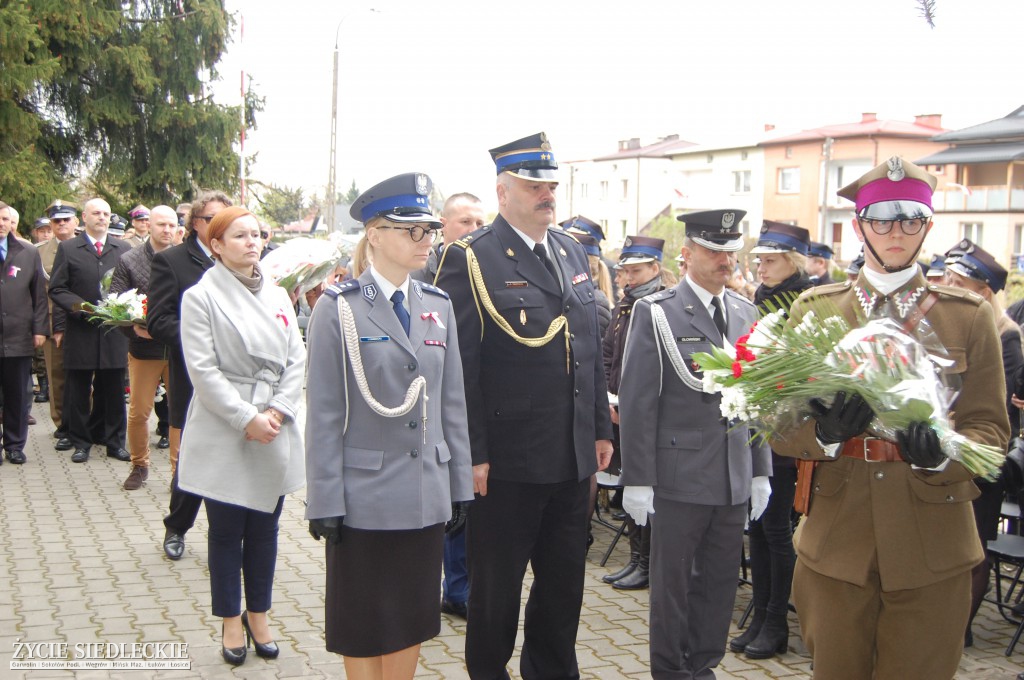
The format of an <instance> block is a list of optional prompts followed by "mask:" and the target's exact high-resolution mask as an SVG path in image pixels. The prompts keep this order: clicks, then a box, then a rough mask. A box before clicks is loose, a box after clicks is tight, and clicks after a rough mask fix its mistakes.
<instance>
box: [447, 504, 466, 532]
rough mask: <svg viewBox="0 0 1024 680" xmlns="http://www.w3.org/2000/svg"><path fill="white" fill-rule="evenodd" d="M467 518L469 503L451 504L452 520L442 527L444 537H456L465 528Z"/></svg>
mask: <svg viewBox="0 0 1024 680" xmlns="http://www.w3.org/2000/svg"><path fill="white" fill-rule="evenodd" d="M467 517H469V501H455V502H454V503H452V518H451V519H450V520H448V522H447V523H445V525H444V534H445V536H452V537H455V536H458V535H459V533H460V532H461V531H462V530H463V529H465V528H466V518H467Z"/></svg>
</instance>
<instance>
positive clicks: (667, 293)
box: [639, 288, 676, 305]
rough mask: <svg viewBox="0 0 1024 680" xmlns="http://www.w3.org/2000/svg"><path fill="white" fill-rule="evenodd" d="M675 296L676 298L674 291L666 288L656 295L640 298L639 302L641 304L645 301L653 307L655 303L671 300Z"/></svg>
mask: <svg viewBox="0 0 1024 680" xmlns="http://www.w3.org/2000/svg"><path fill="white" fill-rule="evenodd" d="M675 296H676V291H675V290H674V289H672V288H666V289H665V290H659V291H658V292H657V293H651V294H650V295H645V296H644V297H642V298H640V300H639V302H643V301H644V300H647V301H649V302H650V303H651V304H652V305H653V304H654V303H655V302H662V301H664V300H671V299H672V298H674V297H675Z"/></svg>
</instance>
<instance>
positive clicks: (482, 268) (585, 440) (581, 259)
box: [437, 215, 612, 483]
mask: <svg viewBox="0 0 1024 680" xmlns="http://www.w3.org/2000/svg"><path fill="white" fill-rule="evenodd" d="M548 244H549V248H548V252H549V256H551V257H554V258H557V260H558V263H559V266H560V268H561V274H562V287H561V289H560V288H559V287H558V286H556V285H554V283H553V282H552V281H551V277H550V275H549V274H548V272H547V270H546V269H545V268H544V265H543V264H542V263H541V262H540V260H539V259H538V258H537V257H536V255H534V254H533V253H532V252H531V251H530V250H529V249H528V248H527V246H526V243H525V242H524V241H523V239H522V238H520V237H519V235H518V234H516V233H515V231H513V230H512V228H511V227H510V226H509V224H508V222H506V221H505V219H504V218H503V217H501V216H500V215H499V216H498V217H497V218H496V219H495V221H494V223H493V224H491V225H489V226H487V227H484V228H483V229H480V230H477V231H475V232H473V233H471V234H467V235H466V236H465V237H463V238H462V239H460V240H459V241H456V242H455V243H453V244H451V245H450V246H448V247H447V248H445V250H444V255H443V257H442V260H441V265H440V267H439V268H438V276H437V285H438V286H439V287H440V288H442V289H444V290H445V291H446V292H447V293H448V294H449V295H450V296H451V299H452V305H453V306H454V308H455V314H456V317H457V319H458V324H459V344H460V348H461V353H462V365H463V373H464V376H465V382H466V406H467V411H468V415H469V437H470V443H471V447H472V452H473V464H474V465H480V464H483V463H490V471H489V476H490V477H492V478H494V479H498V480H504V481H512V482H527V483H555V482H564V481H569V480H579V481H582V480H583V479H586V478H587V477H589V476H590V475H592V474H594V472H596V471H597V458H596V455H595V452H594V442H595V441H596V440H598V439H611V436H612V431H611V420H610V418H609V414H608V394H607V388H606V385H605V377H604V370H603V367H602V362H601V338H600V336H599V335H598V329H597V311H596V307H597V305H596V302H595V295H594V286H593V283H592V282H591V280H590V274H589V272H590V265H589V263H588V261H587V255H586V253H585V252H584V250H583V247H582V246H580V245H579V243H577V242H576V240H575V239H573V238H572V237H571V236H569V235H568V234H566V233H565V232H563V231H561V230H558V229H549V230H548ZM471 254H472V256H475V258H476V260H477V262H478V263H479V272H480V275H481V276H482V278H483V284H484V289H485V290H486V294H487V295H486V297H488V298H489V299H490V303H491V307H492V309H493V313H494V314H496V315H498V316H499V317H500V318H501V319H503V321H504V323H505V324H507V327H506V328H505V329H503V328H502V327H501V326H499V324H498V323H497V322H496V321H495V319H494V318H493V317H492V312H491V311H488V309H487V308H486V307H487V305H486V304H485V300H484V296H483V295H482V292H483V291H480V290H476V289H475V288H474V286H473V285H472V283H471V278H470V277H471V275H472V272H471V271H470V267H469V265H468V263H469V260H470V257H471ZM562 314H564V315H565V317H566V319H567V320H568V329H567V330H565V329H562V330H559V331H558V332H557V333H555V336H554V337H553V338H552V339H551V340H550V342H548V343H547V344H545V345H543V346H540V347H528V346H526V345H524V344H522V343H521V342H519V341H517V340H516V339H515V338H513V337H512V336H511V335H509V333H508V331H509V330H511V331H512V332H514V333H516V334H517V335H519V336H521V337H522V338H538V337H541V336H544V335H545V334H546V333H547V332H548V330H549V326H550V325H551V323H552V320H554V319H556V318H557V317H558V316H560V315H562ZM567 344H568V353H567V347H566V346H567Z"/></svg>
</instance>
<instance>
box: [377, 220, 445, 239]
mask: <svg viewBox="0 0 1024 680" xmlns="http://www.w3.org/2000/svg"><path fill="white" fill-rule="evenodd" d="M377 228H378V229H394V230H395V231H404V232H408V234H409V238H411V239H412V240H413V243H419V242H420V241H422V240H423V239H424V238H428V239H430V242H431V243H433V242H434V241H436V240H437V229H433V228H431V227H421V226H419V225H418V224H417V225H416V226H414V227H377Z"/></svg>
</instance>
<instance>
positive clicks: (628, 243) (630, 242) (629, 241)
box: [622, 236, 633, 248]
mask: <svg viewBox="0 0 1024 680" xmlns="http://www.w3.org/2000/svg"><path fill="white" fill-rule="evenodd" d="M631 245H633V239H631V238H630V237H628V236H627V237H626V240H625V241H623V242H622V247H623V248H628V247H630V246H631Z"/></svg>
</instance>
